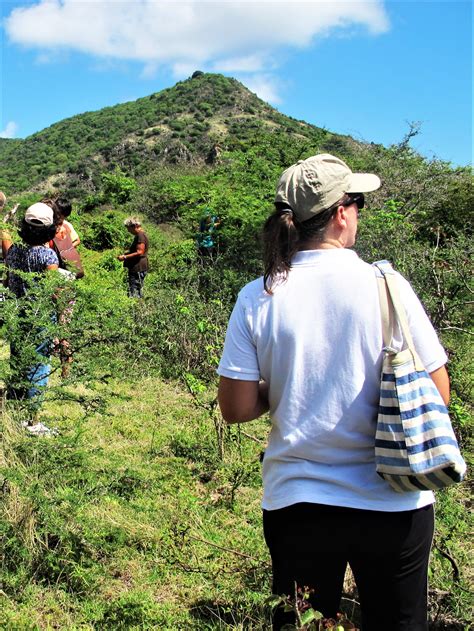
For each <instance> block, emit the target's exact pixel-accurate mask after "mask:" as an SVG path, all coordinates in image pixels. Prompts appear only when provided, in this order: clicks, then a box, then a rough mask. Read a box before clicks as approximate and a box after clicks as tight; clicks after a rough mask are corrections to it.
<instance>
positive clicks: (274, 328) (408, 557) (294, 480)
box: [218, 154, 449, 631]
mask: <svg viewBox="0 0 474 631" xmlns="http://www.w3.org/2000/svg"><path fill="white" fill-rule="evenodd" d="M379 186H380V180H379V178H378V177H377V176H376V175H374V174H371V173H353V172H352V171H351V170H350V168H349V167H348V166H347V165H346V164H345V163H344V162H343V161H342V160H340V159H339V158H337V157H335V156H331V155H329V154H321V155H316V156H312V157H310V158H308V159H306V160H301V161H300V162H298V163H297V164H294V165H292V166H291V167H289V168H288V169H286V171H285V172H284V173H283V174H282V176H281V178H280V181H279V183H278V187H277V193H276V199H275V210H274V212H273V214H272V215H270V217H269V218H268V219H267V221H266V223H265V226H264V231H263V237H264V268H265V272H264V275H263V277H261V278H259V279H257V280H254V281H253V282H251V283H249V284H248V285H246V286H245V287H244V288H243V289H242V290H241V292H240V294H239V297H238V300H237V303H236V305H235V307H234V310H233V312H232V315H231V318H230V322H229V327H228V330H227V335H226V340H225V345H224V352H223V355H222V358H221V361H220V364H219V368H218V373H219V375H220V383H219V404H220V408H221V411H222V414H223V416H224V419H225V420H226V421H227V422H228V423H242V422H246V421H251V420H252V419H254V418H257V417H259V416H261V415H262V414H264V413H266V412H267V411H268V412H269V414H270V418H271V423H272V429H271V432H270V436H269V440H268V447H267V450H266V452H265V455H264V459H263V489H264V492H263V502H262V507H263V529H264V535H265V540H266V543H267V545H268V548H269V550H270V555H271V559H272V569H273V593H274V594H278V595H282V594H286V595H288V596H290V597H292V596H293V595H294V593H295V584H296V585H297V586H298V587H299V588H301V589H305V588H308V589H309V590H312V591H311V595H310V597H309V602H310V603H311V605H312V606H313V607H314V608H315V609H316V610H319V611H321V612H322V614H323V615H324V616H325V617H326V618H335V617H336V614H337V612H338V611H339V606H340V600H341V594H342V587H343V582H344V574H345V571H346V567H347V565H348V564H349V565H350V567H351V569H352V572H353V575H354V578H355V581H356V584H357V588H358V592H359V600H360V603H361V613H362V628H363V630H364V631H376V630H378V629H384V630H385V631H426V630H427V575H428V558H429V553H430V547H431V541H432V537H433V527H434V519H433V502H434V497H433V493H432V492H431V491H424V490H419V491H418V490H415V491H412V492H407V493H397V492H395V491H394V490H393V489H392V488H391V487H390V485H389V484H388V482H386V481H385V480H383V479H382V478H381V477H380V476H379V475H378V474H377V472H376V465H375V432H376V420H377V414H378V406H379V394H380V377H381V371H382V361H383V355H384V351H383V349H384V344H383V335H382V316H381V311H380V302H379V295H378V291H377V281H376V274H375V271H374V268H373V267H372V266H371V265H369V264H368V263H365V262H364V261H362V260H361V259H360V258H359V257H358V256H357V254H356V253H355V252H354V251H353V250H352V249H351V248H352V246H353V245H354V243H355V240H356V234H357V226H358V217H359V213H361V212H362V209H363V208H364V193H370V192H371V191H375V190H376V189H378V188H379ZM395 276H396V281H397V284H398V286H399V293H400V297H401V300H402V302H403V306H404V307H405V311H406V313H407V316H408V322H409V327H410V332H411V335H412V337H413V341H414V343H415V347H416V349H417V352H418V355H419V356H420V358H421V360H422V362H423V364H424V366H425V368H426V370H427V371H428V372H429V373H430V375H431V378H432V380H433V384H434V386H436V387H437V388H438V390H439V392H440V394H441V396H442V397H443V399H444V401H445V402H446V403H447V402H448V400H449V380H448V375H447V372H446V368H445V363H446V361H447V357H446V353H445V352H444V350H443V348H442V347H441V345H440V343H439V341H438V338H437V335H436V333H435V331H434V329H433V326H432V325H431V323H430V321H429V319H428V317H427V315H426V313H425V311H424V310H423V307H422V305H421V303H420V301H419V299H418V298H417V296H416V295H415V293H414V292H413V289H412V288H411V286H410V284H409V283H408V282H407V281H406V280H405V279H404V278H403V277H402V276H400V275H399V274H395ZM392 343H393V344H394V345H395V344H397V345H398V344H399V345H400V348H401V345H402V339H400V336H399V335H397V336H396V335H394V338H393V342H392ZM400 348H397V349H396V350H400ZM294 622H295V620H294V613H292V612H286V611H284V610H283V609H281V608H279V609H277V610H276V611H275V614H274V621H273V629H274V630H275V631H276V630H279V629H281V628H282V627H283V626H284V625H285V624H287V623H289V624H292V623H293V624H294Z"/></svg>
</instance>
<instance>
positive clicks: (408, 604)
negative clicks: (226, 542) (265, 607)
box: [263, 503, 434, 631]
mask: <svg viewBox="0 0 474 631" xmlns="http://www.w3.org/2000/svg"><path fill="white" fill-rule="evenodd" d="M263 528H264V533H265V541H266V542H267V545H268V548H269V550H270V554H271V557H272V566H273V593H274V594H279V595H281V594H289V595H292V594H293V593H294V584H295V581H296V583H297V585H298V587H306V586H307V587H309V588H310V589H314V593H313V595H312V596H311V598H310V601H311V604H312V606H313V608H315V609H316V610H319V611H321V612H322V613H323V615H324V616H325V617H327V618H329V617H331V618H334V617H335V616H336V613H337V612H338V611H339V605H340V599H341V593H342V587H343V581H344V573H345V570H346V566H347V564H349V565H350V566H351V569H352V572H353V574H354V578H355V581H356V584H357V588H358V591H359V598H360V603H361V610H362V629H363V631H376V630H380V629H384V631H426V630H427V628H428V625H427V621H426V619H427V579H428V559H429V553H430V548H431V542H432V539H433V530H434V512H433V507H432V506H426V507H424V508H420V509H417V510H412V511H404V512H396V513H387V512H380V511H368V510H358V509H353V508H344V507H339V506H326V505H322V504H308V503H300V504H294V505H292V506H288V507H286V508H282V509H280V510H274V511H266V510H265V511H263ZM288 623H290V624H291V623H294V617H293V615H292V614H291V613H284V612H283V610H282V609H276V610H275V613H274V619H273V629H274V630H277V629H281V627H282V626H283V625H284V624H288Z"/></svg>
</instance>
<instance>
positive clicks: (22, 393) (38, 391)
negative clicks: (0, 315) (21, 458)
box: [6, 202, 59, 433]
mask: <svg viewBox="0 0 474 631" xmlns="http://www.w3.org/2000/svg"><path fill="white" fill-rule="evenodd" d="M55 232H56V226H55V222H54V212H53V208H52V207H51V206H49V205H47V204H45V203H43V202H39V203H36V204H33V205H32V206H30V207H29V208H28V209H27V211H26V213H25V217H24V219H23V221H22V223H21V227H20V230H19V236H20V237H21V243H18V244H17V243H14V244H13V245H12V246H11V247H10V249H9V250H8V253H7V257H6V267H7V287H8V289H9V290H10V292H11V294H10V295H12V296H13V298H15V299H16V300H17V304H18V311H17V326H16V327H15V329H16V336H15V338H14V339H12V341H11V344H10V364H11V367H12V374H11V377H10V383H9V386H8V394H9V398H11V399H17V400H26V401H27V403H28V406H27V407H28V411H29V416H30V418H29V419H28V421H27V426H28V428H29V429H30V431H32V433H46V431H43V430H46V429H47V428H46V427H45V426H43V425H42V424H41V423H34V421H36V420H37V414H38V411H39V409H40V407H41V403H42V393H43V391H44V388H45V387H46V386H47V384H48V378H49V373H50V366H49V357H50V353H51V340H50V336H49V335H48V330H47V329H48V326H46V322H48V323H49V322H50V321H51V320H52V319H54V308H53V305H52V304H51V310H50V311H48V313H47V314H42V313H39V314H37V313H36V312H37V310H38V303H37V302H36V300H35V291H33V287H34V286H35V284H37V282H36V281H35V279H34V278H31V276H30V274H31V273H35V274H43V273H45V272H47V271H52V270H57V269H58V265H59V261H58V257H57V255H56V253H55V252H54V250H52V249H51V248H49V247H47V246H45V245H44V244H45V243H48V241H50V240H51V239H52V238H53V237H54V234H55ZM25 273H28V274H25ZM39 430H41V431H39Z"/></svg>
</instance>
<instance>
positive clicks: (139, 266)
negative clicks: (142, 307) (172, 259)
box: [117, 217, 148, 298]
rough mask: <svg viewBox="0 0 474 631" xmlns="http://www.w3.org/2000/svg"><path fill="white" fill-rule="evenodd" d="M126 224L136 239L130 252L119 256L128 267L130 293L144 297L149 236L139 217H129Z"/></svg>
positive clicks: (133, 295) (130, 294)
mask: <svg viewBox="0 0 474 631" xmlns="http://www.w3.org/2000/svg"><path fill="white" fill-rule="evenodd" d="M124 226H125V227H126V228H127V230H128V232H129V233H130V234H133V235H134V239H133V242H132V244H131V246H130V248H129V250H128V252H126V253H125V254H120V255H119V256H118V257H117V258H118V260H119V261H122V262H123V265H124V267H126V268H127V269H128V295H129V296H130V297H131V298H142V296H143V283H144V282H145V276H146V275H147V273H148V236H147V235H146V233H145V231H144V230H143V228H142V224H141V221H140V219H138V217H128V219H125V221H124Z"/></svg>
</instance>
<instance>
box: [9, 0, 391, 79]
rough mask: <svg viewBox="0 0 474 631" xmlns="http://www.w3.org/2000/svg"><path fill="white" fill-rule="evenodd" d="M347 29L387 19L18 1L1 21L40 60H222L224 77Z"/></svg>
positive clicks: (237, 7)
mask: <svg viewBox="0 0 474 631" xmlns="http://www.w3.org/2000/svg"><path fill="white" fill-rule="evenodd" d="M354 25H359V26H363V27H365V28H367V29H368V31H369V32H370V33H374V34H377V33H382V32H384V31H385V30H386V29H387V28H388V20H387V16H386V13H385V10H384V6H383V2H382V0H366V1H365V2H364V1H361V2H359V1H357V0H346V1H341V2H332V1H329V0H324V1H323V0H313V1H309V2H300V1H291V0H288V1H286V2H283V1H280V2H279V1H275V0H274V1H262V0H260V1H258V0H257V1H255V2H251V1H248V2H246V1H242V0H240V1H239V2H234V1H230V0H229V1H225V0H224V1H223V0H220V1H219V2H208V1H204V0H194V1H193V0H182V1H180V0H175V1H160V0H133V1H132V0H128V1H123V2H122V1H108V0H88V1H85V0H40V1H39V2H37V4H34V5H31V4H26V2H25V6H23V7H17V8H15V9H14V10H13V11H12V12H11V13H10V15H9V16H8V17H7V18H6V20H5V28H6V31H7V33H8V36H9V38H10V40H11V41H12V42H15V43H17V44H22V45H25V46H28V47H31V48H36V49H38V50H39V51H40V52H41V53H43V54H44V53H45V52H48V51H53V50H57V49H71V50H74V51H79V52H83V53H87V54H90V55H94V56H99V57H112V58H117V59H128V60H135V61H142V62H143V63H144V64H153V63H155V64H170V65H174V64H181V65H186V64H188V65H189V64H192V66H193V67H194V68H197V67H200V66H204V65H211V64H213V63H216V65H218V62H219V60H223V61H221V62H220V63H221V64H223V65H225V67H226V68H227V70H228V71H229V72H232V71H234V69H235V70H239V69H241V67H242V64H243V63H247V64H250V63H251V60H252V59H253V61H254V63H255V62H256V61H257V60H259V59H260V61H261V60H262V58H264V57H265V56H266V55H268V54H270V53H271V52H272V51H275V49H277V48H278V47H280V46H292V47H297V48H301V47H305V46H308V45H309V44H310V43H311V42H312V41H313V39H314V38H315V37H318V36H325V35H327V34H328V33H329V32H330V31H331V30H332V29H335V28H345V29H347V28H353V27H354ZM249 51H251V52H250V54H249ZM245 60H247V61H246V62H245ZM232 61H233V63H234V64H235V68H234V67H233V65H232Z"/></svg>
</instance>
